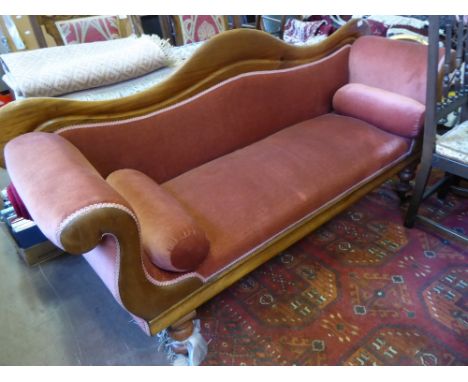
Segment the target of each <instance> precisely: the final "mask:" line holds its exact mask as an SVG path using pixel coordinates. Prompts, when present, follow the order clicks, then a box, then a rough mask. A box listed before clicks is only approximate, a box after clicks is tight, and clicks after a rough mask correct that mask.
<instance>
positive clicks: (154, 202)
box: [0, 31, 427, 364]
mask: <svg viewBox="0 0 468 382" xmlns="http://www.w3.org/2000/svg"><path fill="white" fill-rule="evenodd" d="M244 32H245V33H244ZM234 33H235V36H237V37H236V38H238V39H239V38H246V39H251V41H258V40H261V41H268V44H269V45H268V44H267V45H268V46H274V47H277V49H278V51H280V52H282V53H280V54H279V55H278V57H277V58H278V59H277V60H275V66H274V67H273V68H272V67H271V66H270V67H266V68H265V66H263V69H269V70H260V71H254V72H252V71H249V72H248V73H242V74H238V75H235V76H228V78H227V79H224V80H223V81H221V82H219V83H217V84H216V85H214V86H208V87H206V89H205V90H203V91H200V92H197V94H195V95H191V96H189V97H186V98H185V99H184V100H182V101H178V102H175V103H173V104H172V105H170V106H167V107H162V108H160V109H158V110H156V111H151V112H148V111H147V109H146V112H141V113H139V115H136V116H132V117H126V118H120V119H119V118H114V119H113V120H109V118H107V120H106V118H105V117H100V118H98V117H93V118H92V117H90V116H81V117H80V118H78V117H76V116H73V115H72V116H70V118H68V119H67V118H66V117H67V114H66V113H64V112H63V111H60V113H61V117H62V119H61V120H60V121H59V122H60V123H59V128H58V129H55V132H54V133H50V132H44V131H39V132H30V133H27V134H23V135H20V136H19V137H17V138H15V139H13V140H12V141H10V142H9V143H8V144H7V146H6V148H5V159H6V166H7V169H8V171H9V174H10V177H11V179H12V183H13V184H14V186H15V187H16V190H17V193H18V194H19V196H20V197H21V199H22V200H23V202H24V204H25V206H26V208H27V209H28V210H29V213H30V215H31V216H32V218H33V219H34V220H35V221H36V223H37V224H38V226H39V227H40V228H41V230H42V231H43V233H44V234H45V235H46V236H47V237H48V238H49V239H50V240H51V241H52V242H54V243H55V244H56V245H57V246H59V247H61V248H63V249H64V250H65V251H67V252H69V253H71V254H83V255H84V257H85V258H86V260H87V261H88V262H89V264H90V265H91V266H92V267H93V268H94V270H95V271H96V273H97V274H98V275H99V276H100V278H101V279H102V280H103V282H104V283H105V285H106V286H107V287H108V288H109V290H110V291H111V292H112V294H113V295H114V297H115V299H116V300H117V302H118V303H119V304H121V305H122V306H123V307H124V308H125V309H126V310H127V311H128V312H129V313H130V314H131V315H132V316H133V317H134V318H135V320H136V321H137V322H138V323H139V324H140V326H141V328H142V329H143V330H144V331H145V332H146V333H148V334H149V335H155V334H157V333H159V332H160V331H162V330H164V329H166V328H168V327H169V329H168V331H167V333H168V335H169V336H170V337H171V338H172V339H171V340H169V339H167V341H168V342H169V343H170V345H171V348H172V349H173V350H174V351H175V352H176V353H181V354H183V353H187V352H188V353H189V359H190V361H191V363H194V364H197V363H199V362H200V361H201V359H202V358H203V356H204V354H205V352H206V347H204V346H203V341H202V338H201V336H200V335H199V334H198V333H196V330H195V332H194V329H196V328H197V325H196V324H194V323H193V321H192V320H193V319H194V313H193V312H194V310H195V309H196V308H197V307H198V306H200V305H201V304H203V303H204V302H206V301H207V300H208V299H210V298H211V297H213V296H215V295H216V294H218V293H219V292H220V291H222V290H223V289H225V288H227V287H228V286H229V285H231V284H232V283H234V282H235V281H237V280H238V279H240V278H241V277H243V276H244V275H246V274H247V273H249V272H250V271H252V270H253V269H255V268H256V267H258V266H259V265H261V264H262V263H264V262H265V261H267V260H268V259H270V258H271V257H273V256H274V255H276V254H277V253H278V252H280V251H282V250H283V249H285V248H287V247H288V246H290V245H291V244H292V243H294V242H295V241H297V240H299V239H300V238H302V237H303V236H305V235H306V234H308V233H309V232H311V231H313V230H314V229H315V228H317V227H319V226H320V225H321V224H323V223H324V222H326V221H327V220H329V219H331V218H332V217H333V216H335V215H336V214H338V213H339V212H340V211H342V210H344V209H345V208H346V207H348V206H349V205H350V204H352V203H354V202H355V201H356V200H358V199H359V198H360V197H362V196H363V195H365V194H366V193H368V192H369V191H370V190H372V189H373V188H375V187H376V186H378V185H379V184H381V183H382V182H383V181H385V180H387V179H388V178H389V177H391V176H393V175H395V174H397V173H399V172H401V171H402V170H404V169H405V168H407V167H408V166H412V165H414V163H415V161H417V158H418V152H417V150H416V149H415V148H416V147H417V145H415V144H414V143H415V140H416V139H417V137H418V136H419V133H420V130H421V128H422V124H423V122H422V121H423V115H424V102H425V75H426V54H427V51H426V47H424V46H422V45H418V44H415V43H411V42H403V41H392V40H388V39H385V38H381V37H372V36H365V37H360V38H358V39H357V40H356V42H354V44H352V45H351V44H349V43H346V44H341V45H340V46H338V45H339V44H336V43H335V44H334V45H333V49H331V48H330V45H329V46H328V47H327V45H326V44H329V42H326V43H325V45H321V47H320V48H316V47H315V48H312V49H315V50H314V52H316V54H315V56H314V57H315V58H314V59H313V60H312V59H306V58H305V56H304V54H305V52H310V49H311V48H298V47H287V46H286V44H284V43H282V42H280V41H278V40H275V39H274V38H272V37H270V36H267V35H266V34H263V33H262V32H257V31H235V32H226V34H230V35H229V36H234ZM222 38H223V37H219V39H220V40H219V41H221V39H222ZM215 39H216V38H214V39H213V40H215ZM244 41H245V40H244ZM336 41H338V40H336ZM341 41H343V40H341ZM348 42H352V40H351V41H348ZM211 43H212V41H210V43H209V44H211ZM209 44H207V46H209ZM254 46H255V44H254ZM258 46H260V45H258ZM278 47H279V48H278ZM324 47H325V48H326V49H325V48H324ZM205 48H206V47H203V49H205ZM268 49H269V48H266V49H265V48H259V51H257V52H256V53H255V54H259V55H260V56H261V55H262V54H263V53H262V52H264V51H269V52H271V50H268ZM275 49H276V48H275ZM308 49H309V50H308ZM317 49H318V50H317ZM292 51H294V52H295V53H294V54H296V56H295V57H296V58H295V59H291V57H292V56H291V55H289V56H288V55H287V54H284V52H292ZM268 54H270V53H268ZM301 55H302V56H301ZM299 56H301V59H300V60H299V59H298V58H297V57H299ZM196 57H197V56H195V59H196ZM265 57H266V56H264V57H262V60H263V61H261V60H260V59H259V60H258V62H257V63H255V62H251V61H252V60H250V61H249V64H248V65H245V66H244V67H243V68H250V69H251V68H252V65H254V64H256V65H257V67H258V66H259V65H260V63H261V62H262V63H263V64H262V65H271V63H272V62H273V60H270V61H268V59H265ZM288 57H289V58H288ZM301 60H302V61H301ZM249 65H250V66H249ZM275 67H277V68H278V67H280V68H281V69H274V68H275ZM250 69H249V70H250ZM272 69H274V70H272ZM242 71H247V70H242ZM46 101H48V100H45V99H44V102H45V103H47V102H46ZM54 101H55V100H54ZM22 102H23V101H22ZM36 105H37V103H36ZM96 108H98V105H96ZM44 113H45V111H42V117H43V116H44ZM48 113H49V115H48V117H47V121H50V123H49V124H48V125H47V124H46V125H45V126H46V128H45V130H47V128H49V129H50V124H54V123H55V124H56V125H55V126H56V127H57V123H58V122H57V120H54V119H53V115H54V113H53V112H51V111H50V110H49V112H48ZM57 113H59V112H58V111H57ZM0 117H1V116H0ZM44 120H46V119H44ZM47 126H48V127H47ZM404 179H405V180H406V181H408V180H409V179H408V177H406V178H404Z"/></svg>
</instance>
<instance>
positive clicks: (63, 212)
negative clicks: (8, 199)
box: [5, 132, 129, 247]
mask: <svg viewBox="0 0 468 382" xmlns="http://www.w3.org/2000/svg"><path fill="white" fill-rule="evenodd" d="M5 161H6V167H7V170H8V172H9V174H10V178H11V181H12V183H13V184H14V185H15V188H16V190H17V193H18V195H19V197H20V198H21V199H22V201H23V202H24V204H25V206H26V207H27V209H28V211H29V214H30V215H31V217H32V219H33V220H34V221H35V222H36V223H37V225H38V226H39V228H40V229H41V231H42V232H43V233H44V235H45V236H46V237H47V238H48V239H49V240H51V241H52V242H53V243H54V244H56V245H57V246H59V247H62V243H61V242H60V237H59V236H58V235H59V233H60V232H59V228H60V225H61V223H62V222H63V221H64V220H65V219H66V218H67V217H69V216H70V215H71V214H73V213H74V212H76V211H78V210H80V209H82V208H85V207H88V206H91V205H95V204H102V203H113V204H118V205H121V206H124V207H127V208H128V207H129V206H128V204H127V203H126V202H125V200H124V199H123V198H122V197H121V196H120V195H119V194H118V193H117V191H115V190H114V189H113V188H112V187H111V186H109V185H108V184H107V183H106V181H105V180H104V179H103V178H102V177H101V176H100V175H99V173H98V172H97V171H96V170H95V169H94V167H93V166H92V165H91V164H90V163H89V161H88V160H87V159H86V158H85V157H84V156H83V154H82V153H81V152H80V151H79V150H78V149H77V148H76V147H75V146H73V145H72V144H71V143H70V142H68V141H67V140H66V139H65V138H63V137H61V136H59V135H56V134H50V133H41V132H33V133H28V134H24V135H21V136H19V137H17V138H15V139H14V140H12V141H10V142H9V143H8V144H7V145H6V147H5Z"/></svg>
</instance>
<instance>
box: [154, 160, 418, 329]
mask: <svg viewBox="0 0 468 382" xmlns="http://www.w3.org/2000/svg"><path fill="white" fill-rule="evenodd" d="M419 157H420V153H419V152H415V153H413V154H411V155H410V156H409V157H407V158H405V159H402V160H401V161H400V162H398V163H397V164H395V165H394V166H393V167H391V168H390V169H388V170H386V171H384V172H383V173H382V174H380V175H378V176H377V177H375V178H374V179H372V180H370V181H369V182H367V183H365V184H364V185H363V186H361V187H359V188H358V189H356V190H354V191H353V192H351V193H350V194H348V195H346V196H344V197H343V199H341V200H339V201H337V202H336V203H334V204H332V205H331V206H330V207H329V208H327V209H325V210H323V211H320V212H319V213H318V214H317V215H312V216H310V217H309V218H308V219H307V220H305V221H304V222H303V223H302V224H301V225H299V226H294V227H292V228H291V229H289V230H287V231H285V232H284V233H283V234H282V235H280V236H279V237H278V238H276V239H275V240H273V241H272V242H270V243H268V244H267V245H266V246H265V247H264V248H260V249H259V250H258V251H256V252H254V253H252V254H251V255H250V256H249V257H248V258H246V259H244V260H242V261H240V262H239V263H237V264H235V265H234V266H233V267H232V268H229V269H227V270H226V271H224V272H223V273H221V274H219V275H217V276H216V278H215V279H214V280H212V281H210V282H207V283H205V284H203V286H202V287H201V288H199V289H197V290H196V291H194V292H193V293H191V294H190V295H188V296H186V297H185V298H184V299H183V300H181V301H180V302H179V303H178V304H176V305H174V306H172V307H171V308H169V309H167V310H166V311H165V312H163V313H161V314H160V315H159V316H157V317H155V318H154V319H152V320H150V321H149V322H148V325H149V328H150V332H151V335H155V334H157V333H159V332H160V331H161V330H163V329H165V328H167V327H168V326H170V325H171V324H172V323H173V322H175V321H177V320H178V319H179V318H180V317H182V316H184V315H186V314H188V313H190V312H191V311H193V310H195V309H196V308H198V307H199V306H200V305H202V304H204V303H205V302H207V301H209V300H210V299H211V298H213V297H214V296H216V295H217V294H219V293H220V292H222V291H223V290H224V289H226V288H228V287H229V286H231V285H232V284H234V283H235V282H236V281H238V280H239V279H241V278H242V277H244V276H245V275H247V274H249V273H250V272H252V271H253V270H254V269H256V268H258V267H259V266H260V265H262V264H264V263H265V262H266V261H268V260H269V259H271V258H273V257H274V256H276V255H277V254H278V253H280V252H281V251H283V250H285V249H286V248H288V247H290V246H291V245H292V244H294V243H295V242H297V241H299V240H300V239H302V238H303V237H305V236H306V235H308V234H310V233H311V232H313V231H314V230H316V229H317V228H319V227H321V226H322V225H323V224H324V223H326V222H327V221H329V220H331V219H332V218H333V217H335V216H336V215H338V214H339V213H341V212H342V211H344V210H345V209H346V208H348V207H349V206H351V205H352V204H354V203H355V202H356V201H358V200H359V199H361V198H362V197H364V196H365V195H367V194H368V193H369V192H370V191H372V190H373V189H375V188H377V187H378V186H380V185H381V184H382V183H384V182H385V181H386V180H388V179H389V178H390V177H392V176H393V175H395V174H397V173H398V172H400V171H401V170H402V169H404V168H405V167H407V166H409V165H411V164H413V163H415V162H417V161H418V160H419Z"/></svg>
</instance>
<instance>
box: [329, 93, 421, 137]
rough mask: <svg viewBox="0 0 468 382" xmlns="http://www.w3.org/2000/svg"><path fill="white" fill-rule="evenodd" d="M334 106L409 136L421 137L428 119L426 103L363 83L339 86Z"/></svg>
mask: <svg viewBox="0 0 468 382" xmlns="http://www.w3.org/2000/svg"><path fill="white" fill-rule="evenodd" d="M333 108H334V109H335V111H336V112H338V113H340V114H343V115H347V116H349V117H354V118H358V119H361V120H363V121H366V122H369V123H372V124H373V125H375V126H378V127H380V128H381V129H383V130H385V131H388V132H390V133H394V134H397V135H401V136H403V137H407V138H414V137H416V136H418V135H419V133H420V131H421V129H422V126H423V122H424V111H425V107H424V105H423V104H422V103H420V102H418V101H416V100H414V99H412V98H409V97H405V96H403V95H400V94H397V93H393V92H389V91H387V90H383V89H379V88H375V87H372V86H367V85H363V84H347V85H345V86H343V87H342V88H340V89H338V91H337V92H336V93H335V95H334V97H333Z"/></svg>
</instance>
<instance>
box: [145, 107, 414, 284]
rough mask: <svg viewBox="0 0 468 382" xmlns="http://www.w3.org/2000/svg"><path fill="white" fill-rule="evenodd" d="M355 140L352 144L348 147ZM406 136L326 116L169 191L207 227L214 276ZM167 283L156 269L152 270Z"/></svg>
mask: <svg viewBox="0 0 468 382" xmlns="http://www.w3.org/2000/svg"><path fill="white" fill-rule="evenodd" d="M349 142H353V144H349ZM408 147H409V143H408V140H407V139H404V138H402V137H398V136H395V135H392V134H389V133H387V132H385V131H383V130H381V129H378V128H376V127H374V126H372V125H370V124H368V123H366V122H363V121H360V120H358V119H354V118H349V117H345V116H340V115H336V114H325V115H322V116H320V117H317V118H314V119H310V120H307V121H304V122H301V123H298V124H296V125H293V126H291V127H288V128H286V129H283V130H281V131H279V132H277V133H275V134H272V135H271V136H269V137H267V138H265V139H263V140H260V141H258V142H256V143H254V144H252V145H249V146H247V147H244V148H242V149H240V150H237V151H235V152H233V153H231V154H228V155H225V156H223V157H220V158H218V159H215V160H213V161H211V162H208V163H206V164H204V165H201V166H199V167H197V168H195V169H193V170H190V171H188V172H186V173H184V174H182V175H180V176H178V177H176V178H173V179H171V180H170V181H168V182H166V183H164V184H163V185H162V186H163V188H164V189H165V190H167V191H168V192H169V193H171V194H172V195H173V197H174V198H175V199H177V200H178V201H179V202H180V204H181V205H183V206H184V208H185V209H186V210H187V211H189V212H190V214H191V215H192V216H193V217H194V218H195V219H196V221H197V222H198V223H199V224H200V226H201V228H202V229H203V230H204V231H205V232H206V234H207V236H208V239H209V241H210V243H211V251H210V254H209V255H208V256H207V258H206V259H205V260H204V262H203V263H202V264H201V265H200V267H198V268H197V270H196V272H197V273H199V274H200V275H201V276H202V277H205V278H209V277H210V276H212V275H214V274H215V273H216V272H219V271H220V270H222V269H223V268H224V267H225V266H227V265H229V264H230V263H231V262H233V261H235V260H236V259H238V258H239V257H240V256H242V255H245V254H246V253H248V252H249V251H251V250H252V249H253V248H255V247H257V246H259V245H261V244H262V243H264V242H265V241H266V240H269V239H270V238H271V237H273V236H274V235H276V234H278V233H279V232H281V231H282V230H284V229H285V228H287V227H288V226H290V225H291V224H293V223H295V222H297V221H298V220H299V219H301V218H303V217H305V216H306V215H307V214H310V213H311V212H313V211H314V210H316V209H317V208H319V207H321V206H323V205H324V204H325V203H327V202H328V201H330V200H332V199H333V198H335V197H336V196H337V195H340V194H342V193H344V192H346V191H347V190H349V189H350V188H351V187H353V186H355V185H356V184H357V183H358V182H360V181H362V180H364V179H365V178H366V177H368V176H370V175H372V174H374V173H375V172H376V171H378V170H380V169H381V168H383V167H384V166H386V165H388V164H389V163H391V162H392V161H394V160H395V159H397V158H399V157H401V156H402V155H403V154H404V153H406V152H407V150H408ZM150 274H152V276H153V277H154V278H160V273H158V271H157V270H154V269H153V270H150Z"/></svg>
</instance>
